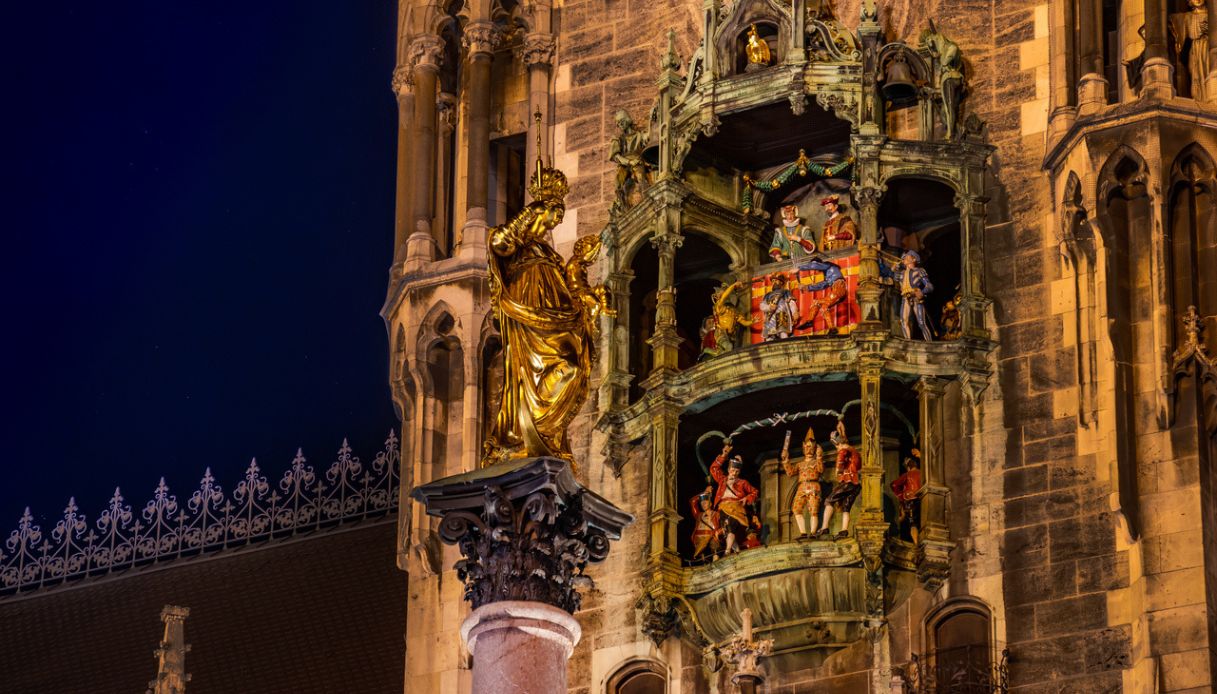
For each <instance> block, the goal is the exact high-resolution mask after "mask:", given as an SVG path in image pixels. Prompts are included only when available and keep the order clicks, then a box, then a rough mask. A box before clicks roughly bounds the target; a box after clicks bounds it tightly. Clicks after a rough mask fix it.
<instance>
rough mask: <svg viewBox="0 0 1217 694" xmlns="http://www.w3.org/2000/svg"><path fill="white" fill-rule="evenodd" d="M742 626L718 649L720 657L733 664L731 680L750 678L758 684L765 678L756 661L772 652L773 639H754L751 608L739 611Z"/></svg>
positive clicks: (737, 682) (737, 680) (736, 681)
mask: <svg viewBox="0 0 1217 694" xmlns="http://www.w3.org/2000/svg"><path fill="white" fill-rule="evenodd" d="M740 619H741V621H742V622H743V626H742V628H741V629H740V634H739V635H737V636H735V637H734V638H732V639H731V640H730V641H728V642H727V644H726V645H725V646H723V647H722V648H721V649H720V653H721V654H722V657H723V658H725V659H726V660H727V661H729V662H731V663H733V664H734V665H735V674H734V675H732V677H731V682H732V683H734V684H739V683H740V681H741V680H751V681H752V682H754V683H755V684H758V685H759V684H760V683H761V682H763V681H764V680H765V675H764V673H762V672H761V670H760V668H759V667H758V661H759V660H760V659H761V658H764V657H766V656H768V655H769V654H770V653H772V652H773V639H756V638H754V637H753V634H752V610H750V609H747V608H745V609H744V611H743V612H741V613H740Z"/></svg>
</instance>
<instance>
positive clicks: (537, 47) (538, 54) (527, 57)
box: [520, 34, 557, 67]
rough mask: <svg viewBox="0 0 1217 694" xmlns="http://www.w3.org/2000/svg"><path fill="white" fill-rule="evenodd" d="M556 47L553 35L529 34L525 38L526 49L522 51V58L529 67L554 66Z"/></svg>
mask: <svg viewBox="0 0 1217 694" xmlns="http://www.w3.org/2000/svg"><path fill="white" fill-rule="evenodd" d="M556 46H557V44H556V42H555V41H554V37H553V34H528V35H527V36H525V37H524V47H523V48H521V49H520V58H521V60H523V62H524V64H525V65H527V66H529V67H531V66H533V65H553V62H554V50H555V48H556Z"/></svg>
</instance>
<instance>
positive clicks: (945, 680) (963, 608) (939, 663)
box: [923, 598, 1002, 694]
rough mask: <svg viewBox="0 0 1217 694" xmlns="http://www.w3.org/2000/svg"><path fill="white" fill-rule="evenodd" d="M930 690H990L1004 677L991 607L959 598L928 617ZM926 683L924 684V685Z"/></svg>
mask: <svg viewBox="0 0 1217 694" xmlns="http://www.w3.org/2000/svg"><path fill="white" fill-rule="evenodd" d="M926 643H927V644H928V645H929V647H930V649H929V654H928V656H929V657H928V658H927V662H926V663H925V666H926V667H927V668H928V671H927V672H925V673H924V675H925V676H926V680H925V682H924V684H928V685H931V686H929V687H925V688H926V689H928V690H929V691H933V692H941V693H943V694H945V693H947V692H952V693H953V692H981V691H983V692H990V691H994V689H993V686H994V685H995V684H997V682H998V681H999V680H1001V679H1002V678H1001V676H1000V674H999V673H998V671H997V670H998V662H997V659H996V657H995V656H996V649H995V647H994V640H993V627H992V618H991V616H990V612H989V608H988V606H987V605H985V604H984V603H983V602H981V601H980V600H977V599H975V598H955V599H953V600H950V601H948V602H946V603H943V605H941V606H940V607H939V608H938V609H937V610H935V611H933V612H931V613H930V615H929V616H928V617H927V618H926ZM923 686H924V685H923Z"/></svg>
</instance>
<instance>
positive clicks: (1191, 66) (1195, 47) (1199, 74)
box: [1170, 0, 1209, 101]
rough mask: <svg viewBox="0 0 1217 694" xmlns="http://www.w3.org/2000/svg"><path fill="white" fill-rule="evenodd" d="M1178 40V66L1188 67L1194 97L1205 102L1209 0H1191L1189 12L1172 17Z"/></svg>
mask: <svg viewBox="0 0 1217 694" xmlns="http://www.w3.org/2000/svg"><path fill="white" fill-rule="evenodd" d="M1170 26H1171V36H1172V37H1174V39H1175V55H1177V56H1178V57H1179V64H1178V65H1177V66H1176V69H1180V68H1185V69H1186V70H1187V74H1188V77H1189V78H1190V80H1191V97H1192V98H1193V99H1195V100H1196V101H1204V100H1205V99H1206V97H1207V94H1205V92H1204V80H1205V78H1206V77H1207V76H1208V74H1209V13H1208V8H1207V7H1206V3H1205V0H1188V8H1187V11H1186V12H1175V13H1173V14H1171V16H1170Z"/></svg>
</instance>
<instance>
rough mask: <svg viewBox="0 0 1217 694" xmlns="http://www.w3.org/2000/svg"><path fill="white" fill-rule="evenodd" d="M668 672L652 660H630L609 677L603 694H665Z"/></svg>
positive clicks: (661, 664) (660, 664)
mask: <svg viewBox="0 0 1217 694" xmlns="http://www.w3.org/2000/svg"><path fill="white" fill-rule="evenodd" d="M667 691H668V671H667V668H666V667H664V665H663V663H658V662H656V661H654V660H644V659H637V660H631V661H629V662H627V663H625V664H624V665H622V666H621V667H619V668H617V671H616V672H614V673H613V675H612V677H609V679H608V684H607V685H606V686H605V694H667Z"/></svg>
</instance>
